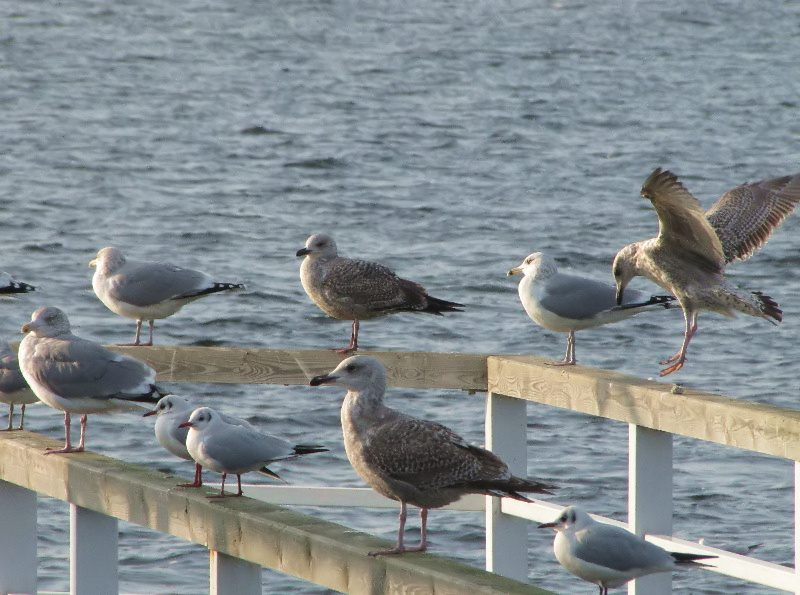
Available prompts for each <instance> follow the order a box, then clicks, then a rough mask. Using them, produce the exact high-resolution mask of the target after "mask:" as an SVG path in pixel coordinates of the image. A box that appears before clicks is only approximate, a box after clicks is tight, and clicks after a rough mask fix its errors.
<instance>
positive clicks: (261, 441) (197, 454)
mask: <svg viewBox="0 0 800 595" xmlns="http://www.w3.org/2000/svg"><path fill="white" fill-rule="evenodd" d="M178 427H179V428H189V434H188V435H187V437H186V449H187V450H188V451H189V454H190V455H192V458H193V459H194V460H195V462H196V463H197V464H198V465H202V466H203V467H206V468H208V469H211V470H213V471H216V472H217V473H222V487H221V488H220V490H219V494H217V495H215V496H209V498H225V497H226V496H227V495H226V494H225V478H226V477H227V476H228V473H234V474H236V481H237V483H238V487H239V490H238V491H237V492H236V494H233V495H234V496H241V495H242V473H247V472H248V471H260V472H261V473H263V474H265V475H268V476H269V477H273V478H275V479H280V476H278V474H277V473H274V472H273V471H271V470H270V469H268V468H267V467H266V465H268V464H269V463H273V462H275V461H286V460H289V459H294V458H296V457H299V456H300V455H307V454H312V453H315V452H327V451H328V449H327V448H324V447H322V446H317V445H314V444H298V445H295V446H292V444H291V443H289V442H287V441H286V440H283V439H282V438H278V437H276V436H270V435H269V434H262V433H261V432H259V431H257V430H255V429H253V428H252V427H248V426H235V425H232V424H229V423H226V422H225V420H224V419H223V416H222V415H220V414H219V413H217V412H216V411H214V410H213V409H211V408H210V407H200V408H198V409H195V410H194V411H192V414H191V415H190V416H189V420H188V421H185V422H183V423H182V424H179V425H178Z"/></svg>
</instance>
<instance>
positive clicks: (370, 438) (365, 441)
mask: <svg viewBox="0 0 800 595" xmlns="http://www.w3.org/2000/svg"><path fill="white" fill-rule="evenodd" d="M321 384H336V385H339V386H343V387H345V388H347V394H346V395H345V398H344V402H343V403H342V433H343V434H344V447H345V452H346V453H347V458H348V459H349V460H350V464H351V465H352V466H353V468H354V469H355V470H356V472H357V473H358V474H359V475H360V476H361V478H362V479H363V480H364V481H366V482H367V484H369V485H370V487H372V489H374V490H375V491H376V492H378V493H380V494H382V495H384V496H386V497H387V498H391V499H392V500H397V501H399V502H400V528H399V530H398V533H397V544H396V545H395V547H393V548H391V549H388V550H381V551H377V552H371V553H370V555H381V554H400V553H403V552H420V551H425V549H426V548H427V547H428V542H427V538H426V531H427V519H428V509H430V508H439V507H441V506H445V505H446V504H449V503H451V502H455V501H456V500H458V499H459V498H460V497H461V496H463V495H464V494H471V493H472V494H487V495H490V496H502V497H509V498H514V499H516V500H522V501H524V502H530V500H528V498H526V497H525V496H523V495H522V494H520V492H538V493H542V494H548V493H550V492H549V491H548V490H550V489H552V488H553V486H550V485H546V484H543V483H540V482H538V481H532V480H529V479H523V478H521V477H515V476H514V475H512V474H511V472H510V471H509V469H508V466H507V465H506V464H505V463H504V462H503V461H501V460H500V459H499V458H498V457H497V456H496V455H495V454H493V453H491V452H490V451H488V450H486V449H484V448H481V447H479V446H473V445H471V444H468V443H467V442H466V441H465V440H464V439H463V438H462V437H461V436H459V435H458V434H456V433H455V432H453V431H452V430H450V429H449V428H447V427H445V426H443V425H441V424H439V423H436V422H432V421H426V420H423V419H418V418H415V417H411V416H410V415H406V414H404V413H401V412H399V411H396V410H394V409H390V408H389V407H387V406H386V405H384V404H383V395H384V391H385V390H386V370H385V368H384V367H383V364H382V363H381V362H380V361H378V360H377V359H375V358H373V357H367V356H358V355H355V356H352V357H349V358H347V359H346V360H344V361H343V362H341V363H340V364H339V365H338V366H337V367H336V369H334V370H333V371H332V372H331V373H330V374H324V375H322V376H316V377H314V378H313V379H312V380H311V386H319V385H321ZM407 504H412V505H414V506H417V507H419V509H420V524H421V536H420V542H419V545H417V546H413V547H407V546H405V545H404V543H403V530H404V527H405V522H406V505H407Z"/></svg>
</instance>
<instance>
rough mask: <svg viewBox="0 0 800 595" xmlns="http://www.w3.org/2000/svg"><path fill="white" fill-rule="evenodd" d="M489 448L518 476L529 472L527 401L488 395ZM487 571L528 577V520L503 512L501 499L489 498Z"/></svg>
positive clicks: (515, 576) (524, 579)
mask: <svg viewBox="0 0 800 595" xmlns="http://www.w3.org/2000/svg"><path fill="white" fill-rule="evenodd" d="M485 432H486V448H488V449H489V450H491V451H492V452H494V453H495V454H497V456H499V457H500V458H501V459H503V461H505V462H506V463H507V464H508V467H509V469H511V472H512V473H513V474H514V475H519V476H520V477H527V475H528V441H527V412H526V402H525V401H524V400H522V399H513V398H511V397H505V396H503V395H495V394H492V393H488V394H487V396H486V429H485ZM486 570H488V571H490V572H494V573H497V574H501V575H503V576H506V577H508V578H512V579H515V580H518V581H522V582H527V580H528V521H527V520H525V519H521V518H518V517H513V516H510V515H506V514H503V513H502V512H501V511H500V498H493V497H491V496H487V497H486Z"/></svg>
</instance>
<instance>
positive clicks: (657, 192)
mask: <svg viewBox="0 0 800 595" xmlns="http://www.w3.org/2000/svg"><path fill="white" fill-rule="evenodd" d="M642 196H644V197H645V198H649V199H650V201H651V202H652V203H653V207H655V209H656V213H658V223H659V234H658V240H659V242H660V243H661V244H663V245H664V246H665V247H666V248H668V249H669V251H670V252H673V253H675V254H680V255H681V258H682V260H684V261H687V262H691V263H693V264H694V265H696V266H697V267H699V268H701V269H703V270H706V271H709V272H718V271H720V270H722V268H723V267H724V263H725V260H724V254H723V249H722V242H721V241H720V239H719V237H718V236H717V233H716V232H715V231H714V228H713V227H712V226H711V224H710V223H709V221H708V219H707V218H706V214H705V212H704V211H703V208H702V207H701V206H700V203H699V202H698V201H697V199H696V198H695V197H694V196H692V195H691V193H690V192H689V191H688V190H686V188H684V187H683V184H681V183H680V181H679V180H678V178H677V177H676V176H675V174H673V173H672V172H670V171H668V170H662V169H661V168H660V167H659V168H656V169H655V170H654V171H653V173H651V174H650V175H649V176H648V178H647V179H646V180H645V182H644V184H643V185H642Z"/></svg>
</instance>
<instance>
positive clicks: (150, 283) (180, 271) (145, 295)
mask: <svg viewBox="0 0 800 595" xmlns="http://www.w3.org/2000/svg"><path fill="white" fill-rule="evenodd" d="M107 284H108V293H109V295H110V296H111V297H112V298H114V299H115V300H119V301H122V302H125V303H127V304H132V305H134V306H139V307H145V306H152V305H153V304H158V303H160V302H163V301H166V300H170V299H180V298H185V297H191V296H193V295H195V294H197V292H198V291H202V290H203V289H207V288H208V287H210V286H212V285H213V281H212V280H211V278H210V277H209V276H208V275H206V274H205V273H201V272H200V271H194V270H191V269H184V268H181V267H177V266H173V265H170V264H166V263H161V262H135V261H128V262H126V263H125V265H123V267H122V268H121V269H120V270H119V271H117V272H116V273H115V274H114V275H112V276H111V277H110V278H109V279H108V281H107Z"/></svg>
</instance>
